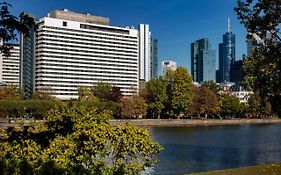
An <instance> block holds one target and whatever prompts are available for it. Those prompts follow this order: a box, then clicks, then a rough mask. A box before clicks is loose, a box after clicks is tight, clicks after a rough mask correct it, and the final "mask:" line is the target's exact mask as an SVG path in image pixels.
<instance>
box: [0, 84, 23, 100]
mask: <svg viewBox="0 0 281 175" xmlns="http://www.w3.org/2000/svg"><path fill="white" fill-rule="evenodd" d="M23 98H24V92H23V91H22V89H20V88H19V87H18V86H15V85H7V86H4V87H2V88H0V99H5V100H22V99H23Z"/></svg>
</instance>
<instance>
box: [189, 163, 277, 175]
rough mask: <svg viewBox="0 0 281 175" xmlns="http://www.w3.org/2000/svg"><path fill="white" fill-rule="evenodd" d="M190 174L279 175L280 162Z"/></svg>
mask: <svg viewBox="0 0 281 175" xmlns="http://www.w3.org/2000/svg"><path fill="white" fill-rule="evenodd" d="M190 175H281V163H273V164H268V165H257V166H249V167H243V168H235V169H228V170H218V171H210V172H203V173H194V174H190Z"/></svg>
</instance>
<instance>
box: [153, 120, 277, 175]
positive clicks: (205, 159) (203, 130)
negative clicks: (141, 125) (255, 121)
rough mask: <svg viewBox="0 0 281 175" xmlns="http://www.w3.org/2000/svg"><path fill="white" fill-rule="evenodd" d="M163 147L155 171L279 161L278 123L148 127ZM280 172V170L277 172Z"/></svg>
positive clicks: (165, 174)
mask: <svg viewBox="0 0 281 175" xmlns="http://www.w3.org/2000/svg"><path fill="white" fill-rule="evenodd" d="M150 131H151V133H152V136H153V139H154V140H156V141H157V142H159V143H160V144H161V145H162V146H163V147H164V150H163V151H162V152H161V153H160V155H159V159H160V162H159V164H158V166H157V167H155V168H153V170H152V172H153V174H155V175H180V174H188V173H193V172H202V171H210V170H217V169H227V168H237V167H243V166H250V165H258V164H266V163H273V162H281V125H280V124H271V125H236V126H203V127H160V128H150ZM280 173H281V172H280Z"/></svg>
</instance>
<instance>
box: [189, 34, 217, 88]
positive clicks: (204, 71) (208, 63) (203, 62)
mask: <svg viewBox="0 0 281 175" xmlns="http://www.w3.org/2000/svg"><path fill="white" fill-rule="evenodd" d="M211 47H212V46H211V43H210V42H209V40H208V39H207V38H203V39H200V40H197V41H196V42H194V43H191V74H192V78H193V81H194V82H203V81H208V80H213V81H215V80H216V51H215V50H211Z"/></svg>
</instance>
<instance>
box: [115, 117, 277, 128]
mask: <svg viewBox="0 0 281 175" xmlns="http://www.w3.org/2000/svg"><path fill="white" fill-rule="evenodd" d="M126 123H129V124H133V125H136V126H141V127H175V126H215V125H245V124H277V123H281V119H278V118H271V119H223V120H219V119H207V120H200V119H131V120H125V119H124V120H110V124H112V125H114V126H118V125H124V124H126Z"/></svg>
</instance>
